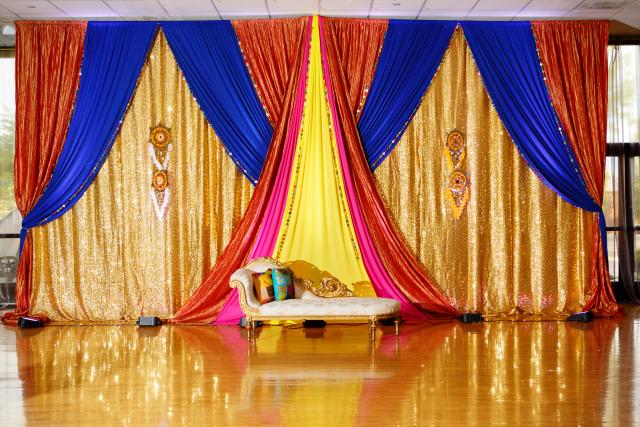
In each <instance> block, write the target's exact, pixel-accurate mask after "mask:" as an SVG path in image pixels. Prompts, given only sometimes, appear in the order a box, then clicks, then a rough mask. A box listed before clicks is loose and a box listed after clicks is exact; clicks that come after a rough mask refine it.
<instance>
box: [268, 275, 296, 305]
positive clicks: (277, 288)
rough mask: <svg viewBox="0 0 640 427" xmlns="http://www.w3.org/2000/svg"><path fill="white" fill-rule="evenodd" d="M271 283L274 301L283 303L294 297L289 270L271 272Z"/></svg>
mask: <svg viewBox="0 0 640 427" xmlns="http://www.w3.org/2000/svg"><path fill="white" fill-rule="evenodd" d="M271 281H272V282H273V293H274V296H275V300H276V301H284V300H286V299H290V298H293V297H294V296H295V288H294V287H293V276H292V274H291V271H290V270H287V269H281V270H278V269H275V268H274V269H273V270H271Z"/></svg>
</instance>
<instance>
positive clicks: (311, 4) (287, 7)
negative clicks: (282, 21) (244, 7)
mask: <svg viewBox="0 0 640 427" xmlns="http://www.w3.org/2000/svg"><path fill="white" fill-rule="evenodd" d="M345 1H346V0H345ZM320 3H321V2H319V1H318V0H267V4H268V5H269V12H270V13H271V16H274V15H275V16H284V15H313V14H315V13H320V10H319V4H320Z"/></svg>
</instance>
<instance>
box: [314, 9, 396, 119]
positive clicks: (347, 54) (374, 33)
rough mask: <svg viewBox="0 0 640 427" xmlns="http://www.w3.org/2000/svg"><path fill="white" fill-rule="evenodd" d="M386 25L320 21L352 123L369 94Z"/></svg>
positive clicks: (380, 22)
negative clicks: (341, 77) (332, 51)
mask: <svg viewBox="0 0 640 427" xmlns="http://www.w3.org/2000/svg"><path fill="white" fill-rule="evenodd" d="M388 23H389V21H388V20H386V19H351V18H324V29H325V31H326V35H327V38H331V39H332V46H333V47H334V48H335V55H336V59H337V64H338V67H339V68H340V70H341V71H342V74H343V75H344V76H345V83H346V90H347V97H348V102H349V107H350V108H351V112H352V113H353V115H354V117H355V119H356V122H357V121H358V119H359V118H360V114H361V113H362V107H364V102H365V100H366V98H367V95H368V94H369V88H370V87H371V82H372V81H373V76H374V75H375V72H376V65H377V64H378V58H379V57H380V52H382V45H383V44H384V36H385V34H386V32H387V26H388Z"/></svg>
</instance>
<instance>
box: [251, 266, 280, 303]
mask: <svg viewBox="0 0 640 427" xmlns="http://www.w3.org/2000/svg"><path fill="white" fill-rule="evenodd" d="M252 276H253V290H254V292H255V294H256V298H258V301H259V302H260V304H266V303H268V302H271V301H274V300H275V297H274V294H273V281H272V279H271V269H269V270H267V271H265V272H264V273H253V275H252Z"/></svg>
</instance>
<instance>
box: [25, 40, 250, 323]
mask: <svg viewBox="0 0 640 427" xmlns="http://www.w3.org/2000/svg"><path fill="white" fill-rule="evenodd" d="M160 123H162V124H163V125H164V126H166V127H168V128H171V144H172V151H171V154H170V159H169V166H168V171H169V189H170V203H169V207H168V210H167V214H166V216H165V219H164V221H160V220H158V218H157V217H156V214H155V211H154V207H153V204H152V200H151V196H150V189H151V173H152V171H153V163H152V160H151V157H150V153H149V152H148V148H149V145H150V144H149V134H150V128H152V127H154V126H156V125H158V124H160ZM252 191H253V187H252V186H251V184H250V183H249V181H248V180H246V179H245V178H244V176H243V175H242V174H241V173H239V172H238V170H237V168H236V166H235V165H234V163H233V161H232V160H231V159H230V158H229V156H228V155H227V154H226V153H225V151H224V149H223V147H222V144H221V141H220V140H219V139H218V137H217V136H216V135H215V133H214V131H213V129H212V128H211V126H210V125H209V124H208V122H207V120H206V119H205V117H204V115H203V114H202V112H201V110H200V109H199V107H198V104H197V103H196V101H195V99H194V98H193V96H192V95H191V92H190V91H189V89H188V87H187V84H186V82H185V81H184V78H183V77H182V74H181V73H180V71H179V69H178V67H177V64H176V62H175V59H174V57H173V54H172V53H171V50H170V48H169V45H168V44H167V42H166V39H165V38H164V35H163V34H162V32H160V33H159V35H158V38H157V40H156V42H155V44H154V47H153V48H152V50H151V52H150V56H149V59H148V62H147V64H146V65H145V66H144V68H143V70H142V73H141V75H140V79H139V83H138V87H137V89H136V92H135V94H134V97H133V101H132V103H131V105H130V107H129V110H128V112H127V114H126V116H125V119H124V122H123V125H122V129H121V132H120V134H119V136H118V137H117V139H116V141H115V144H114V146H113V148H112V150H111V152H110V154H109V156H108V158H107V160H106V162H105V164H104V166H103V167H102V169H101V170H100V172H99V174H98V177H97V178H96V180H95V182H94V183H93V184H92V185H91V187H90V188H89V189H88V190H87V192H86V194H85V195H84V196H83V198H82V199H81V200H80V201H79V202H78V203H77V204H76V205H75V206H74V207H73V209H71V210H70V211H69V212H68V213H67V214H65V215H64V216H62V217H61V218H60V219H58V220H56V221H53V222H51V223H49V224H47V225H45V226H43V227H36V228H35V229H34V230H33V236H34V248H35V250H34V271H33V273H34V278H33V294H32V302H31V307H32V312H34V313H44V314H46V315H47V316H49V317H50V318H51V319H52V320H54V321H55V320H59V321H69V320H80V321H81V320H92V321H100V320H118V319H125V320H130V319H134V318H136V317H137V316H139V315H141V314H142V313H144V314H146V315H159V316H170V315H171V314H173V313H174V312H175V311H176V310H177V309H178V308H179V307H180V306H181V305H182V304H183V303H184V301H186V299H187V298H188V297H189V296H190V295H191V293H192V292H193V291H194V290H195V289H196V288H197V286H198V285H200V282H201V281H202V278H203V276H204V275H205V274H206V273H207V272H208V271H209V270H210V269H211V267H212V266H213V264H214V263H215V261H216V259H217V257H218V255H219V254H220V252H221V251H222V250H223V249H224V247H225V246H226V244H227V242H228V240H229V237H230V235H231V230H232V227H233V225H234V223H235V222H236V221H237V220H239V219H240V217H241V215H242V213H243V212H244V209H245V208H246V206H247V203H248V201H249V199H250V197H251V194H252Z"/></svg>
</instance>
